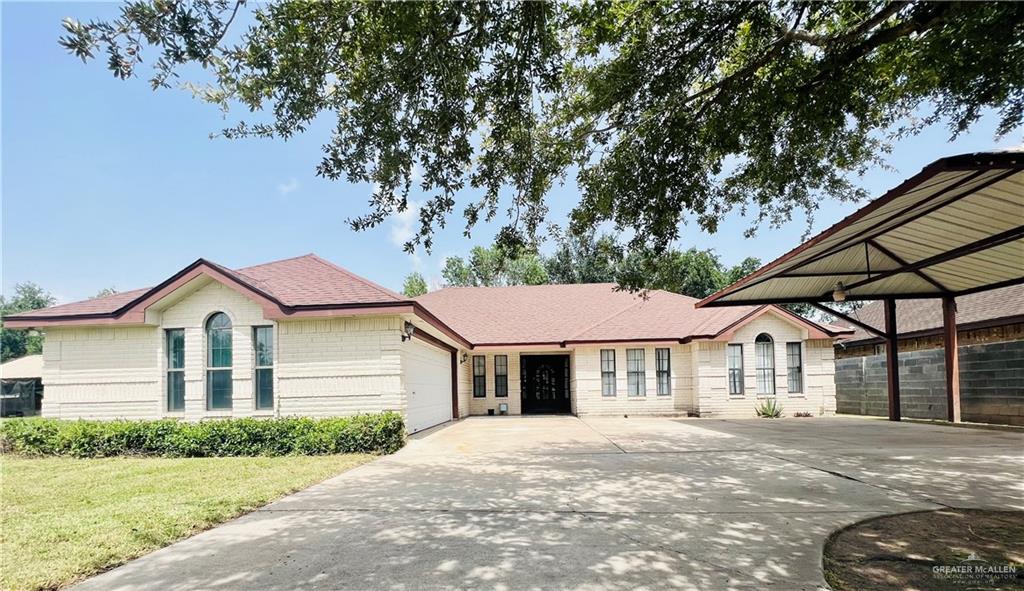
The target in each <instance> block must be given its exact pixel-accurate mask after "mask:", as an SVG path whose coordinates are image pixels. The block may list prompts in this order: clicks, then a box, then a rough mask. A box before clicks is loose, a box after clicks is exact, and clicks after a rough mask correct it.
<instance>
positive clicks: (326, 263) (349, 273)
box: [300, 252, 412, 301]
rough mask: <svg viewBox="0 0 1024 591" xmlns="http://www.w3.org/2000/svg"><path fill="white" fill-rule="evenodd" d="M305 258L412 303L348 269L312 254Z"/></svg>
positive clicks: (408, 299) (389, 295) (385, 293)
mask: <svg viewBox="0 0 1024 591" xmlns="http://www.w3.org/2000/svg"><path fill="white" fill-rule="evenodd" d="M305 256H308V257H311V258H312V259H313V260H314V261H316V262H318V263H320V264H321V265H324V266H325V267H327V268H329V269H333V270H335V271H338V272H339V273H343V274H345V275H347V276H348V277H349V278H351V279H353V280H355V281H359V282H360V283H363V284H364V285H367V286H369V287H372V288H373V289H376V290H377V291H379V292H381V293H382V294H384V295H386V296H388V297H394V298H398V300H399V301H412V298H407V297H405V296H404V295H402V294H400V293H398V292H396V291H391V290H390V289H388V288H386V287H384V286H383V285H379V284H377V283H374V282H373V281H370V280H369V279H367V278H365V277H361V276H359V275H356V274H355V273H353V272H352V271H349V270H348V269H346V268H344V267H342V266H340V265H336V264H334V263H332V262H331V261H328V260H326V259H324V258H322V257H320V256H319V255H318V254H316V253H314V252H311V253H309V254H308V255H305ZM300 258H301V257H300Z"/></svg>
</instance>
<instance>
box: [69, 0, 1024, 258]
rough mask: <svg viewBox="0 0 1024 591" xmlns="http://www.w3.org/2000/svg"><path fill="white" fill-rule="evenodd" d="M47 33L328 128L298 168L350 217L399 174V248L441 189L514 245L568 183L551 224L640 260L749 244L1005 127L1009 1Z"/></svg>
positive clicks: (217, 19)
mask: <svg viewBox="0 0 1024 591" xmlns="http://www.w3.org/2000/svg"><path fill="white" fill-rule="evenodd" d="M242 12H245V13H246V14H247V15H248V18H238V17H239V14H240V13H242ZM238 23H245V24H244V26H241V27H240V28H239V29H238V30H234V29H233V28H232V25H236V26H237V24H238ZM64 27H65V29H66V34H65V35H64V36H63V37H62V38H61V39H60V43H61V44H62V45H63V46H64V47H65V48H67V49H68V50H69V51H70V52H71V53H73V54H74V55H76V56H78V57H81V58H82V59H83V60H87V59H91V58H94V57H97V56H98V55H100V54H105V55H106V64H107V67H108V68H109V69H110V70H111V71H112V72H113V73H114V75H116V76H118V77H120V78H130V77H132V76H135V75H136V74H137V73H138V71H139V70H140V68H142V67H143V64H147V65H150V64H151V66H149V68H148V69H147V70H146V74H147V75H148V76H149V77H150V81H151V83H152V85H153V87H154V88H158V87H164V86H170V85H171V82H172V81H173V80H174V78H175V77H176V76H179V75H180V73H181V72H182V71H186V69H185V68H183V66H186V65H190V64H191V65H194V64H198V65H200V66H201V67H203V68H205V70H206V73H205V74H202V75H200V76H199V77H198V78H195V79H192V80H188V81H186V82H187V83H188V85H189V87H190V88H191V89H192V90H193V91H194V92H195V94H196V96H198V97H199V98H201V99H203V100H206V101H209V102H210V103H213V104H215V105H217V106H219V107H221V108H223V109H225V110H226V111H228V112H229V113H237V112H239V111H241V112H242V113H249V114H250V115H249V117H251V118H246V117H241V118H233V119H231V120H230V123H229V124H228V127H227V128H226V129H224V130H222V132H221V134H222V135H223V136H225V137H227V138H243V137H273V138H282V139H287V138H289V137H292V136H293V135H295V134H297V133H302V132H304V131H305V130H307V129H308V128H309V126H310V125H311V124H312V123H313V121H314V119H316V118H317V117H319V116H321V115H326V116H327V117H330V118H333V121H334V124H333V131H332V133H331V137H329V138H326V139H325V141H324V151H323V154H322V157H321V158H320V162H319V164H318V166H317V168H316V170H317V173H318V174H320V175H322V176H323V177H326V178H329V179H341V178H344V179H347V180H348V181H351V182H359V183H372V184H373V186H374V187H375V189H374V191H373V194H372V196H371V197H370V204H371V205H370V208H369V210H368V211H366V212H365V214H363V215H360V216H358V217H355V218H354V219H352V220H350V223H351V225H352V227H353V228H355V229H364V228H368V227H373V226H376V225H378V224H380V223H382V222H383V221H384V220H385V219H387V217H388V216H390V215H392V214H394V213H396V212H400V211H404V210H405V209H406V208H407V207H408V205H409V200H408V196H409V192H410V189H411V188H412V186H413V183H414V178H415V179H416V180H415V182H416V183H417V184H418V186H419V188H420V189H421V190H422V191H423V192H424V193H426V195H427V199H426V201H425V203H424V205H423V206H422V208H421V209H420V216H419V220H420V225H419V227H418V229H417V231H416V232H415V235H414V236H413V237H412V238H411V239H410V240H409V242H408V243H407V244H406V245H405V246H406V249H407V250H410V251H412V250H414V249H415V248H416V247H417V246H419V245H422V246H423V247H425V248H426V249H427V250H429V249H430V247H431V244H432V236H433V233H434V231H435V230H436V229H437V228H438V227H441V226H443V225H444V224H445V223H446V221H450V218H451V217H452V215H455V214H456V212H457V207H459V206H460V204H459V201H458V200H457V198H460V197H463V196H464V194H463V191H464V190H472V194H473V199H474V200H473V201H471V202H470V203H468V204H466V205H465V206H464V207H463V209H462V211H461V214H462V217H463V218H464V222H465V231H466V233H467V234H468V233H469V231H470V230H471V229H472V228H473V227H474V226H475V225H476V224H477V223H478V222H479V221H481V220H492V219H494V218H501V219H502V220H503V224H502V226H501V229H500V230H499V231H498V232H497V241H498V243H499V244H501V245H503V247H504V248H503V251H502V252H504V253H515V252H517V249H519V248H523V247H526V248H528V249H532V248H535V247H536V243H537V241H538V240H539V239H540V238H541V235H542V229H543V228H544V227H545V225H544V222H545V218H546V216H547V214H548V207H547V204H546V197H547V195H548V192H549V190H550V189H551V187H552V186H553V185H554V184H556V183H560V182H562V181H563V180H564V179H565V178H566V175H568V174H575V175H576V182H577V184H578V186H579V189H580V191H581V194H580V198H579V202H578V203H577V204H576V205H575V207H574V209H573V211H572V214H571V216H570V218H571V230H572V231H573V232H574V233H581V232H585V231H587V230H588V229H592V228H593V227H595V226H596V225H598V224H601V223H603V222H607V223H610V224H611V225H612V226H613V227H614V228H615V229H616V230H620V231H621V230H629V231H632V234H631V236H632V238H631V239H630V241H629V247H630V250H633V251H647V252H652V253H657V254H660V253H662V252H663V251H664V250H665V249H666V248H668V247H669V246H670V245H672V244H673V243H674V241H675V240H676V239H677V238H678V236H679V231H680V227H681V224H683V223H686V222H689V223H692V224H695V225H696V226H697V227H699V228H701V229H703V230H706V231H709V232H714V231H715V230H716V229H717V227H718V225H719V222H720V221H721V220H722V219H723V217H724V216H725V215H727V214H728V213H729V212H731V211H735V210H739V211H741V212H743V213H744V214H746V215H748V216H750V218H751V226H750V230H748V233H752V232H753V231H754V229H756V227H757V226H759V225H760V224H764V223H767V224H771V225H779V224H782V223H784V222H786V221H788V220H790V219H791V216H792V215H793V213H794V212H796V211H800V210H803V211H805V212H806V213H807V215H808V218H809V219H812V218H813V214H814V211H815V209H816V208H817V207H818V204H819V203H820V202H821V200H823V199H840V200H849V199H856V198H860V197H863V196H865V192H864V191H863V189H862V188H861V187H860V186H859V185H858V183H857V182H856V175H857V174H858V173H864V172H865V171H866V170H867V169H868V168H869V167H871V166H874V165H877V164H880V163H882V162H883V160H882V159H883V157H884V154H885V152H886V151H887V150H888V148H889V146H890V145H891V142H892V141H894V140H895V139H896V138H899V137H903V136H905V135H907V134H913V133H917V132H919V131H920V130H922V129H924V128H926V127H928V126H932V125H946V126H948V129H949V131H950V134H951V135H952V136H956V135H957V134H960V133H962V132H964V131H965V130H967V129H969V128H970V127H971V125H972V124H974V123H975V122H976V121H977V120H978V118H979V117H980V115H981V114H982V112H983V111H984V110H986V109H992V110H994V111H995V112H996V114H997V117H998V122H999V123H998V130H997V133H998V134H1000V135H1002V134H1006V133H1010V132H1011V131H1014V130H1015V129H1016V128H1017V127H1018V126H1019V125H1020V124H1021V122H1022V119H1024V3H1020V2H983V3H969V2H924V1H910V2H890V1H887V0H869V1H866V2H859V1H858V2H852V1H842V2H820V3H818V2H813V3H812V2H803V1H797V0H794V1H779V2H770V3H769V2H755V1H736V2H685V1H679V2H672V1H642V0H615V1H589V2H582V3H576V2H540V1H538V2H521V3H519V2H498V1H485V2H367V1H360V0H348V1H346V0H339V1H336V2H311V1H308V0H272V1H270V2H267V3H260V4H258V5H256V6H255V7H253V8H249V7H243V3H242V2H241V1H238V2H235V1H233V0H191V1H187V2H168V1H166V0H132V1H130V2H127V3H125V4H124V5H123V7H122V10H121V14H120V16H118V17H117V18H115V19H112V20H110V21H93V22H85V23H83V22H77V21H73V20H70V19H69V20H65V22H64ZM187 71H188V72H194V71H195V70H194V69H188V70H187ZM232 109H233V111H232ZM229 116H231V117H234V115H229ZM414 170H418V171H419V174H414ZM809 223H810V222H809Z"/></svg>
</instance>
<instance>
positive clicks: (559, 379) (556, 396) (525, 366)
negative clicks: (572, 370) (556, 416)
mask: <svg viewBox="0 0 1024 591" xmlns="http://www.w3.org/2000/svg"><path fill="white" fill-rule="evenodd" d="M519 364H520V367H521V370H520V379H521V380H522V382H521V384H522V393H523V394H522V396H523V414H531V413H532V414H537V413H567V412H570V405H569V356H568V355H523V356H521V357H520V358H519Z"/></svg>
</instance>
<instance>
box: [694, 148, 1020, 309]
mask: <svg viewBox="0 0 1024 591" xmlns="http://www.w3.org/2000/svg"><path fill="white" fill-rule="evenodd" d="M837 282H842V284H843V287H844V291H845V292H846V299H848V300H877V299H886V298H895V299H901V298H923V297H942V296H958V295H965V294H969V293H974V292H978V291H983V290H986V289H992V288H995V287H1002V286H1006V285H1014V284H1017V283H1024V152H1022V151H1007V152H981V153H974V154H961V155H959V156H950V157H948V158H942V159H940V160H937V161H935V162H933V163H932V164H930V165H928V166H926V167H925V168H924V169H922V170H921V172H919V173H918V174H916V175H915V176H913V177H912V178H910V179H909V180H907V181H906V182H904V183H903V184H901V185H900V186H898V187H896V188H895V189H893V190H891V191H889V192H888V193H886V194H885V195H883V196H882V197H880V198H878V199H876V200H875V201H873V202H871V203H869V204H868V205H866V206H865V207H863V208H861V209H860V210H858V211H856V212H854V213H853V214H851V215H850V216H848V217H847V218H845V219H843V220H842V221H840V222H839V223H837V224H836V225H834V226H832V227H831V228H829V229H827V230H825V231H824V232H822V233H821V234H819V235H817V236H815V237H814V238H812V239H811V240H809V241H807V242H805V243H804V244H802V245H800V246H798V247H797V248H795V249H793V250H792V251H790V252H788V253H786V254H785V255H783V256H782V257H780V258H778V259H777V260H775V261H773V262H772V263H770V264H768V265H765V266H764V267H762V268H761V269H759V270H758V271H756V272H754V273H752V274H751V275H748V276H747V277H745V278H744V279H742V280H740V281H738V282H736V283H734V284H733V285H730V286H729V287H726V288H725V289H723V290H721V291H719V292H718V293H715V294H712V295H711V296H709V297H707V298H705V299H704V300H702V301H700V302H699V303H698V304H697V307H703V306H730V305H748V304H765V303H797V302H825V301H832V292H833V290H834V289H835V287H836V284H837Z"/></svg>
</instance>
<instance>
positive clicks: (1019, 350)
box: [836, 340, 1024, 425]
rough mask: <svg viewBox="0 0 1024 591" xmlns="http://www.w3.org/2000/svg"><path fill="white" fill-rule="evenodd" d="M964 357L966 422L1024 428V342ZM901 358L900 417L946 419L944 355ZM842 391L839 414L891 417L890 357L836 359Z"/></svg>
mask: <svg viewBox="0 0 1024 591" xmlns="http://www.w3.org/2000/svg"><path fill="white" fill-rule="evenodd" d="M902 346H903V343H902V342H901V343H900V347H901V348H902ZM959 354H960V405H961V413H962V418H963V420H965V421H972V422H980V423H997V424H1006V425H1024V340H1018V341H1007V342H997V343H985V344H976V345H965V346H961V347H960V350H959ZM899 359H900V367H899V372H900V412H901V413H902V414H903V416H906V417H910V418H919V419H940V420H944V419H945V418H946V377H945V376H946V373H945V358H944V355H943V350H942V349H921V350H916V351H907V352H903V351H902V350H901V351H900V355H899ZM836 386H837V406H838V412H840V413H846V414H861V415H877V416H885V415H887V414H888V393H887V389H886V364H885V356H884V355H870V356H862V357H845V358H842V359H838V360H836Z"/></svg>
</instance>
